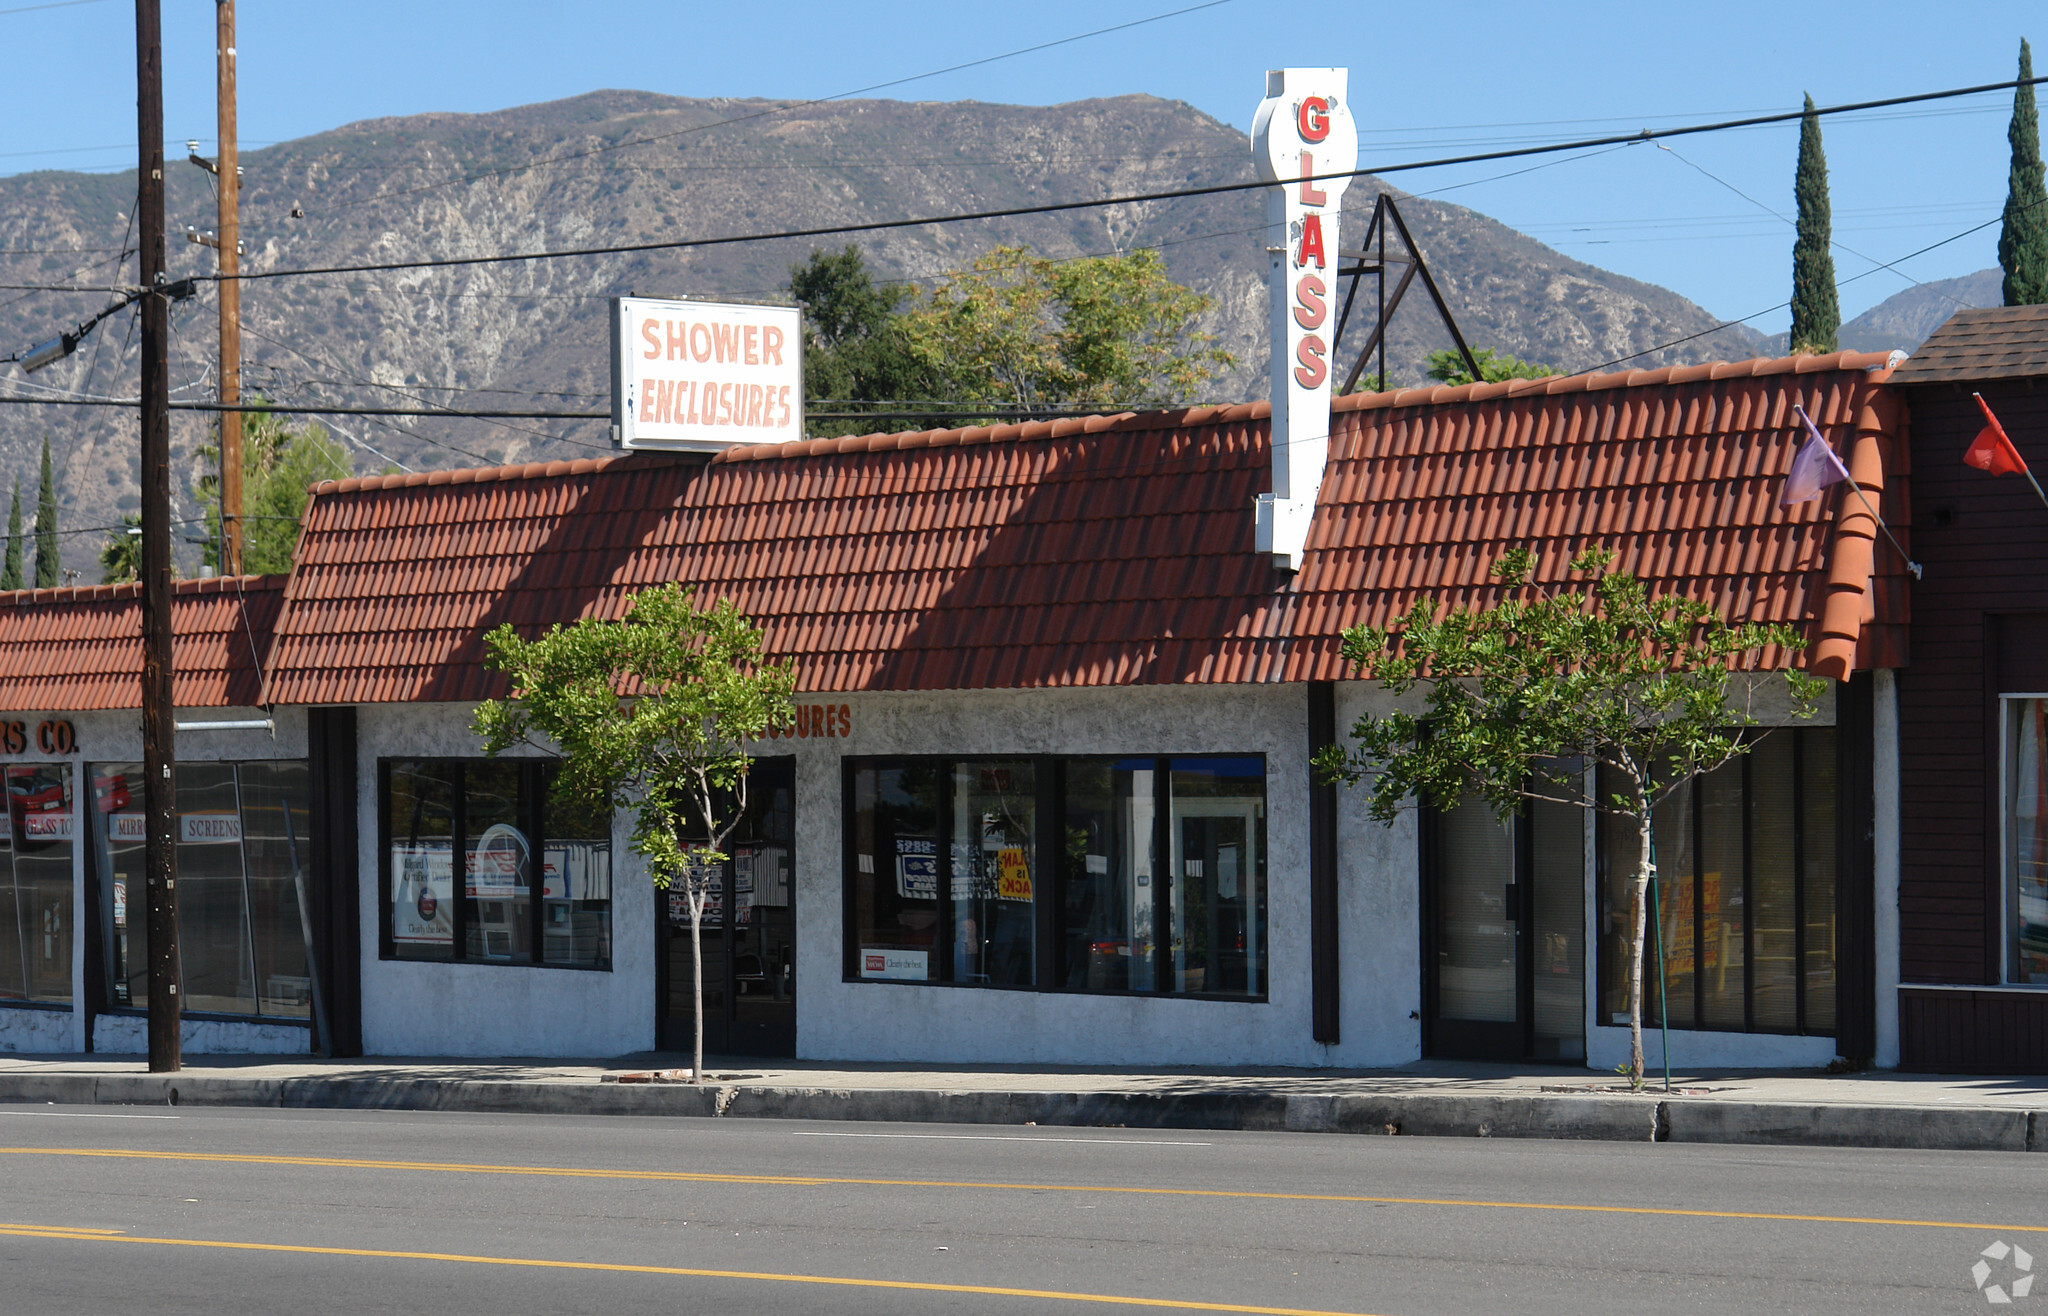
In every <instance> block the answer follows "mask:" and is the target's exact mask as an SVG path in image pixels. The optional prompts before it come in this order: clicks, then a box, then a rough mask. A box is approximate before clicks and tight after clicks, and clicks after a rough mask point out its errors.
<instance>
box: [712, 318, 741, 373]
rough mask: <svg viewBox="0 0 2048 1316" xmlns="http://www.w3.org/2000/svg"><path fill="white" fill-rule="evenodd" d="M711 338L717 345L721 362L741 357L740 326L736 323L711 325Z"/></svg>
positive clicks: (736, 359)
mask: <svg viewBox="0 0 2048 1316" xmlns="http://www.w3.org/2000/svg"><path fill="white" fill-rule="evenodd" d="M711 340H712V342H713V343H715V344H716V345H717V348H718V360H719V364H721V365H723V364H724V363H725V362H727V361H738V360H739V359H740V327H739V326H738V325H736V324H714V325H712V326H711Z"/></svg>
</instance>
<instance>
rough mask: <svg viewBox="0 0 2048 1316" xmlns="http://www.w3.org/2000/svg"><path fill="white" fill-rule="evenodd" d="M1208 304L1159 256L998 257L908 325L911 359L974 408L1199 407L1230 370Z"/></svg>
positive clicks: (1015, 251) (963, 276) (984, 260)
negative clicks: (1205, 322)
mask: <svg viewBox="0 0 2048 1316" xmlns="http://www.w3.org/2000/svg"><path fill="white" fill-rule="evenodd" d="M1212 304H1213V303H1212V299H1210V298H1208V297H1204V296H1202V295H1201V294H1199V293H1196V292H1193V291H1191V290H1189V289H1187V288H1184V287H1182V286H1181V285H1180V284H1177V283H1175V282H1173V281H1172V280H1171V279H1169V278H1167V277H1166V264H1165V262H1164V261H1162V260H1161V259H1160V257H1159V253H1158V252H1156V251H1144V250H1140V251H1133V252H1131V253H1129V254H1127V255H1122V256H1091V257H1086V258H1083V259H1079V260H1066V261H1052V260H1047V259H1045V258H1044V257H1041V256H1034V255H1033V254H1032V253H1031V250H1030V248H1028V247H1022V246H1018V247H996V248H993V249H991V250H990V251H988V252H986V253H985V254H983V255H982V256H981V258H980V259H978V260H976V261H975V262H974V264H972V265H971V266H969V267H968V268H966V269H964V270H957V271H955V272H953V273H952V274H949V275H947V276H946V277H945V278H943V279H941V280H940V281H939V283H938V284H937V285H936V286H935V287H933V288H932V289H930V290H929V291H928V292H925V293H922V294H921V295H920V296H919V297H918V299H917V301H916V303H915V304H914V305H913V306H912V307H911V309H910V310H908V311H907V312H905V314H904V322H905V330H906V332H907V333H908V334H909V337H910V342H911V345H912V347H913V349H914V350H915V351H916V352H917V353H918V355H919V356H920V357H921V358H922V359H923V360H924V361H926V362H927V363H928V364H929V365H930V366H931V367H932V368H933V369H934V370H939V371H944V372H946V373H947V374H949V375H950V376H951V377H952V379H953V380H954V381H955V385H956V387H957V389H958V392H959V395H960V396H961V397H962V398H963V399H965V400H969V401H973V402H983V403H988V404H990V405H991V406H996V405H1000V406H1002V407H1004V408H1005V409H1006V410H1007V409H1011V408H1015V409H1019V410H1023V411H1025V412H1027V413H1028V412H1032V411H1052V410H1063V409H1079V408H1107V407H1125V406H1128V407H1163V406H1173V405H1177V404H1183V403H1187V402H1191V401H1196V400H1198V395H1199V393H1200V391H1201V390H1202V389H1204V388H1206V387H1207V386H1208V384H1209V382H1210V380H1212V379H1213V378H1214V377H1215V376H1216V375H1217V374H1218V373H1219V372H1220V371H1223V370H1226V369H1228V368H1230V367H1231V366H1233V365H1235V364H1236V359H1235V358H1234V357H1232V356H1231V354H1230V353H1228V352H1226V351H1224V350H1222V349H1221V348H1218V347H1215V346H1213V343H1214V341H1215V339H1214V335H1211V334H1207V333H1203V332H1202V331H1201V330H1200V329H1199V328H1198V325H1199V323H1200V321H1201V317H1202V316H1203V315H1204V314H1206V313H1207V312H1208V310H1209V308H1210V306H1211V305H1212Z"/></svg>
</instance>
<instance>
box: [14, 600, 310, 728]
mask: <svg viewBox="0 0 2048 1316" xmlns="http://www.w3.org/2000/svg"><path fill="white" fill-rule="evenodd" d="M284 581H285V578H284V577H283V576H243V577H240V578H236V577H226V578H218V577H217V578H213V579H208V580H181V581H177V582H175V583H174V584H173V586H172V592H171V631H172V638H171V665H172V669H173V672H172V685H171V695H172V698H173V699H174V700H175V701H176V702H177V704H178V706H179V707H181V708H253V707H256V706H257V705H258V704H260V703H261V702H262V694H261V684H262V683H261V680H260V672H261V661H260V654H261V653H262V652H263V651H264V650H265V649H267V648H268V646H269V643H270V633H271V628H272V627H273V625H274V624H275V623H276V620H277V611H278V604H279V602H280V600H281V599H282V597H283V594H284ZM252 641H253V644H254V646H255V649H256V652H255V653H252V652H251V644H252ZM141 674H142V587H141V586H140V585H134V584H129V585H93V586H84V587H77V588H63V589H24V590H10V591H7V592H5V593H0V709H13V710H20V711H23V712H29V711H38V712H40V711H65V712H77V713H82V712H90V711H93V710H97V709H110V708H140V707H141V706H142V676H141Z"/></svg>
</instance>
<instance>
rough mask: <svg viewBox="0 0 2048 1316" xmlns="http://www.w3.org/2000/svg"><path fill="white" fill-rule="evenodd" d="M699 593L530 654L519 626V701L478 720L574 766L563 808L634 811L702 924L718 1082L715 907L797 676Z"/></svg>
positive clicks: (697, 967)
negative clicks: (752, 751) (712, 975)
mask: <svg viewBox="0 0 2048 1316" xmlns="http://www.w3.org/2000/svg"><path fill="white" fill-rule="evenodd" d="M692 592H693V591H692V589H691V588H690V587H687V586H682V585H676V584H668V585H661V586H658V587H656V588H654V589H651V590H648V591H646V592H645V593H643V594H641V595H639V596H638V597H637V598H635V599H634V600H633V601H632V603H631V605H630V606H629V607H628V609H627V611H626V615H625V616H624V617H623V618H621V619H620V620H618V621H606V620H603V619H601V618H595V617H592V618H586V619H585V620H583V621H579V622H577V623H575V624H574V625H571V626H562V625H556V626H552V627H549V628H548V631H547V633H546V634H545V635H543V636H541V637H540V638H539V639H536V640H532V641H528V640H523V639H521V638H520V637H519V634H518V633H517V632H516V631H514V630H513V629H512V628H511V627H510V626H500V627H499V628H498V629H496V630H495V631H492V632H491V634H490V635H489V636H488V637H487V638H486V640H485V648H486V651H487V654H488V658H487V661H488V662H489V663H490V665H491V666H493V667H495V668H496V669H497V670H499V671H501V672H503V673H505V675H506V676H507V677H509V678H510V680H511V686H512V692H511V697H510V698H509V699H493V700H489V701H487V702H486V703H485V704H483V705H482V706H481V707H480V708H478V709H477V712H476V722H475V726H476V732H477V734H478V735H479V736H481V737H482V738H483V741H484V745H485V748H486V749H488V750H489V752H490V753H492V754H500V753H503V752H504V751H505V750H507V749H510V748H511V747H513V746H514V745H519V744H529V745H536V746H538V747H540V748H543V749H548V750H550V751H552V752H556V753H559V754H560V755H561V761H562V767H561V771H560V772H559V773H558V774H557V775H556V778H555V785H554V790H555V792H556V794H557V797H558V798H560V799H562V800H564V801H569V802H592V801H599V800H602V801H604V802H605V803H606V804H607V805H608V806H609V807H611V808H614V809H630V810H632V812H633V819H634V823H633V848H634V850H636V851H638V852H639V853H640V854H641V855H643V856H645V857H646V859H647V868H648V872H649V874H650V875H651V876H652V877H653V879H654V885H655V886H656V887H657V888H659V889H661V890H670V889H680V890H681V891H682V893H683V895H684V897H685V901H686V903H687V904H688V906H689V911H690V947H691V964H692V967H693V969H694V971H695V976H696V1010H697V1050H696V1060H695V1064H694V1067H693V1068H692V1070H691V1078H692V1080H693V1081H694V1082H699V1083H701V1082H703V1081H704V963H703V951H702V949H701V945H702V942H701V936H700V934H701V932H702V930H703V920H704V905H705V901H706V898H707V897H708V896H709V894H710V892H711V890H712V889H713V887H712V883H713V880H714V876H715V874H717V873H718V872H719V871H720V870H719V865H722V864H723V863H724V862H725V859H726V855H725V853H724V848H723V847H724V845H725V842H726V840H727V838H728V837H730V836H731V834H732V829H733V827H734V826H735V825H737V823H738V822H739V819H740V816H741V815H742V814H743V813H745V811H746V807H747V776H748V772H749V770H750V769H751V768H752V767H753V759H752V758H751V757H749V756H748V754H747V752H746V746H747V745H748V744H749V743H750V742H753V741H758V740H760V739H761V737H762V736H763V735H764V734H766V733H767V732H768V731H769V730H770V729H773V728H782V727H787V726H790V725H792V724H793V723H794V722H795V721H796V711H795V707H794V705H793V704H792V703H791V699H790V696H791V694H792V693H793V692H794V690H795V689H796V669H795V667H794V666H793V665H792V664H791V663H790V662H789V661H787V660H776V659H769V658H766V657H764V656H763V654H762V650H761V633H760V631H759V630H758V629H757V628H756V627H755V626H754V624H753V622H751V621H749V620H748V619H747V617H746V616H745V615H744V614H742V613H741V612H740V611H739V609H738V608H736V607H734V606H733V604H732V602H731V601H730V600H728V599H720V600H719V601H718V602H717V603H715V604H713V605H712V606H711V607H708V608H698V607H697V606H696V605H695V603H694V601H693V599H692V597H691V595H692Z"/></svg>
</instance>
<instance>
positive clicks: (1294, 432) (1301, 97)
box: [1252, 69, 1358, 571]
mask: <svg viewBox="0 0 2048 1316" xmlns="http://www.w3.org/2000/svg"><path fill="white" fill-rule="evenodd" d="M1350 100H1351V91H1350V86H1349V74H1348V72H1347V71H1346V70H1344V69H1279V70H1275V71H1273V72H1270V73H1268V74H1266V99H1264V100H1263V101H1260V102H1259V109H1258V113H1257V115H1256V116H1254V118H1253V119H1252V162H1253V164H1254V165H1255V166H1256V167H1257V169H1258V172H1259V177H1260V178H1262V179H1264V180H1265V181H1266V182H1268V183H1272V184H1275V186H1274V187H1273V189H1272V190H1271V191H1270V192H1268V193H1267V194H1266V196H1267V201H1266V224H1267V229H1266V250H1267V251H1268V252H1270V253H1271V255H1272V267H1271V273H1270V274H1269V275H1268V280H1269V293H1270V296H1271V301H1272V326H1271V330H1270V334H1271V346H1272V352H1273V357H1272V367H1271V377H1270V378H1271V386H1272V393H1271V394H1270V396H1271V397H1272V399H1273V492H1272V493H1271V494H1261V495H1259V502H1258V505H1257V508H1256V517H1257V520H1256V526H1257V540H1258V549H1259V551H1260V552H1262V553H1271V554H1272V555H1273V559H1274V563H1275V565H1277V566H1280V567H1283V568H1285V569H1287V570H1289V571H1292V570H1295V569H1297V568H1298V567H1300V565H1301V551H1302V548H1303V546H1304V545H1305V544H1306V543H1307V541H1308V527H1309V520H1310V518H1311V517H1312V516H1313V515H1314V513H1315V506H1316V490H1317V489H1319V488H1320V487H1321V486H1322V482H1323V464H1324V461H1325V459H1326V458H1327V457H1328V455H1329V449H1330V370H1331V367H1332V366H1333V365H1334V364H1335V363H1334V362H1333V361H1331V360H1330V336H1331V330H1332V328H1333V327H1334V326H1333V325H1332V324H1331V323H1330V308H1331V303H1332V301H1333V300H1334V293H1335V292H1336V287H1337V265H1338V259H1337V258H1338V252H1337V219H1338V214H1339V212H1340V211H1341V210H1342V208H1343V203H1344V190H1345V189H1346V188H1347V187H1349V186H1350V184H1351V180H1350V179H1349V178H1327V177H1325V178H1320V179H1319V178H1318V177H1317V176H1318V175H1327V174H1332V173H1342V172H1343V171H1345V170H1350V169H1356V168H1357V167H1358V129H1357V126H1356V125H1355V124H1353V122H1352V120H1351V104H1350Z"/></svg>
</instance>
